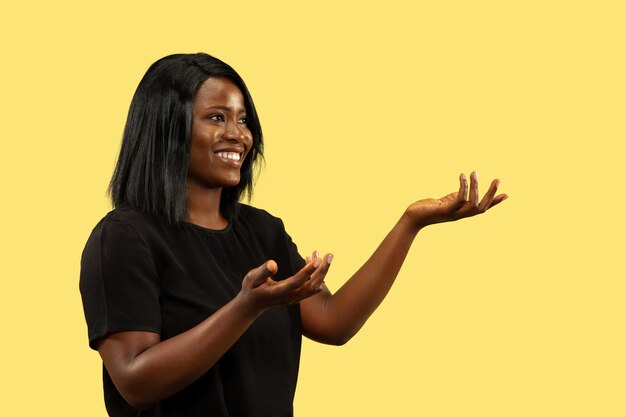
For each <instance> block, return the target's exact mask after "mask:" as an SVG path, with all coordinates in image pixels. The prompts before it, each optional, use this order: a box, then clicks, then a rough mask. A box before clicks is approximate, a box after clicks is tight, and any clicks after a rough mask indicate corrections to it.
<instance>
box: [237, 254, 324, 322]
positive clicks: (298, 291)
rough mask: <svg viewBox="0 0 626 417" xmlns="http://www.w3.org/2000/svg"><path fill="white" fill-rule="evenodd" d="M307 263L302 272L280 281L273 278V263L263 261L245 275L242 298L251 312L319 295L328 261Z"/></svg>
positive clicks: (275, 271) (319, 259) (274, 273)
mask: <svg viewBox="0 0 626 417" xmlns="http://www.w3.org/2000/svg"><path fill="white" fill-rule="evenodd" d="M331 259H332V258H331ZM307 260H308V262H307V263H306V265H304V267H303V268H302V269H301V270H299V271H298V272H297V273H296V274H295V275H293V276H291V277H289V278H286V279H284V280H282V281H275V280H273V279H272V277H273V276H274V275H276V273H277V272H278V265H276V262H274V261H267V262H265V263H264V264H263V265H261V266H259V267H258V268H255V269H253V270H251V271H250V272H248V273H247V274H246V276H245V277H244V279H243V282H242V285H241V295H242V296H244V297H245V298H246V299H247V301H248V302H249V303H250V306H251V307H252V308H253V309H255V310H258V311H263V310H265V309H267V308H270V307H273V306H277V305H286V304H294V303H297V302H299V301H300V300H303V299H305V298H308V297H310V296H312V295H315V294H317V293H319V292H320V291H321V290H322V283H323V282H324V278H325V277H326V273H327V272H328V268H329V267H330V262H329V261H328V260H327V259H326V257H325V258H324V259H322V258H316V259H313V260H309V259H307Z"/></svg>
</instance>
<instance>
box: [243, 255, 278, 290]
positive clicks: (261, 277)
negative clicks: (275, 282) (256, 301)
mask: <svg viewBox="0 0 626 417" xmlns="http://www.w3.org/2000/svg"><path fill="white" fill-rule="evenodd" d="M276 272H278V265H276V262H274V261H272V260H269V261H267V262H265V263H264V264H263V265H261V266H259V267H257V268H254V269H253V270H251V271H250V272H248V273H247V274H246V276H245V278H244V285H245V283H246V281H247V284H248V285H249V286H251V287H252V288H256V287H258V286H259V285H261V284H263V283H264V282H265V280H266V279H267V278H270V277H271V276H273V275H274V274H276Z"/></svg>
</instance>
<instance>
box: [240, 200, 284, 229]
mask: <svg viewBox="0 0 626 417" xmlns="http://www.w3.org/2000/svg"><path fill="white" fill-rule="evenodd" d="M236 223H238V224H239V225H240V226H241V227H243V228H247V229H249V230H251V231H254V232H257V233H262V234H267V235H273V236H282V235H284V233H285V226H284V224H283V221H282V220H281V219H280V218H278V217H276V216H274V215H272V214H270V213H268V212H267V211H266V210H263V209H260V208H257V207H252V206H249V205H247V204H243V203H239V204H238V207H237V218H236Z"/></svg>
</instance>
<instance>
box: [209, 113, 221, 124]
mask: <svg viewBox="0 0 626 417" xmlns="http://www.w3.org/2000/svg"><path fill="white" fill-rule="evenodd" d="M209 120H213V121H214V122H223V121H224V116H223V115H221V114H219V113H218V114H212V115H210V116H209Z"/></svg>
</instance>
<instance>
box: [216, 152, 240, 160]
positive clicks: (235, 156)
mask: <svg viewBox="0 0 626 417" xmlns="http://www.w3.org/2000/svg"><path fill="white" fill-rule="evenodd" d="M217 156H219V157H220V158H224V159H231V160H233V161H239V160H240V159H241V154H240V153H239V152H218V153H217Z"/></svg>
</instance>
